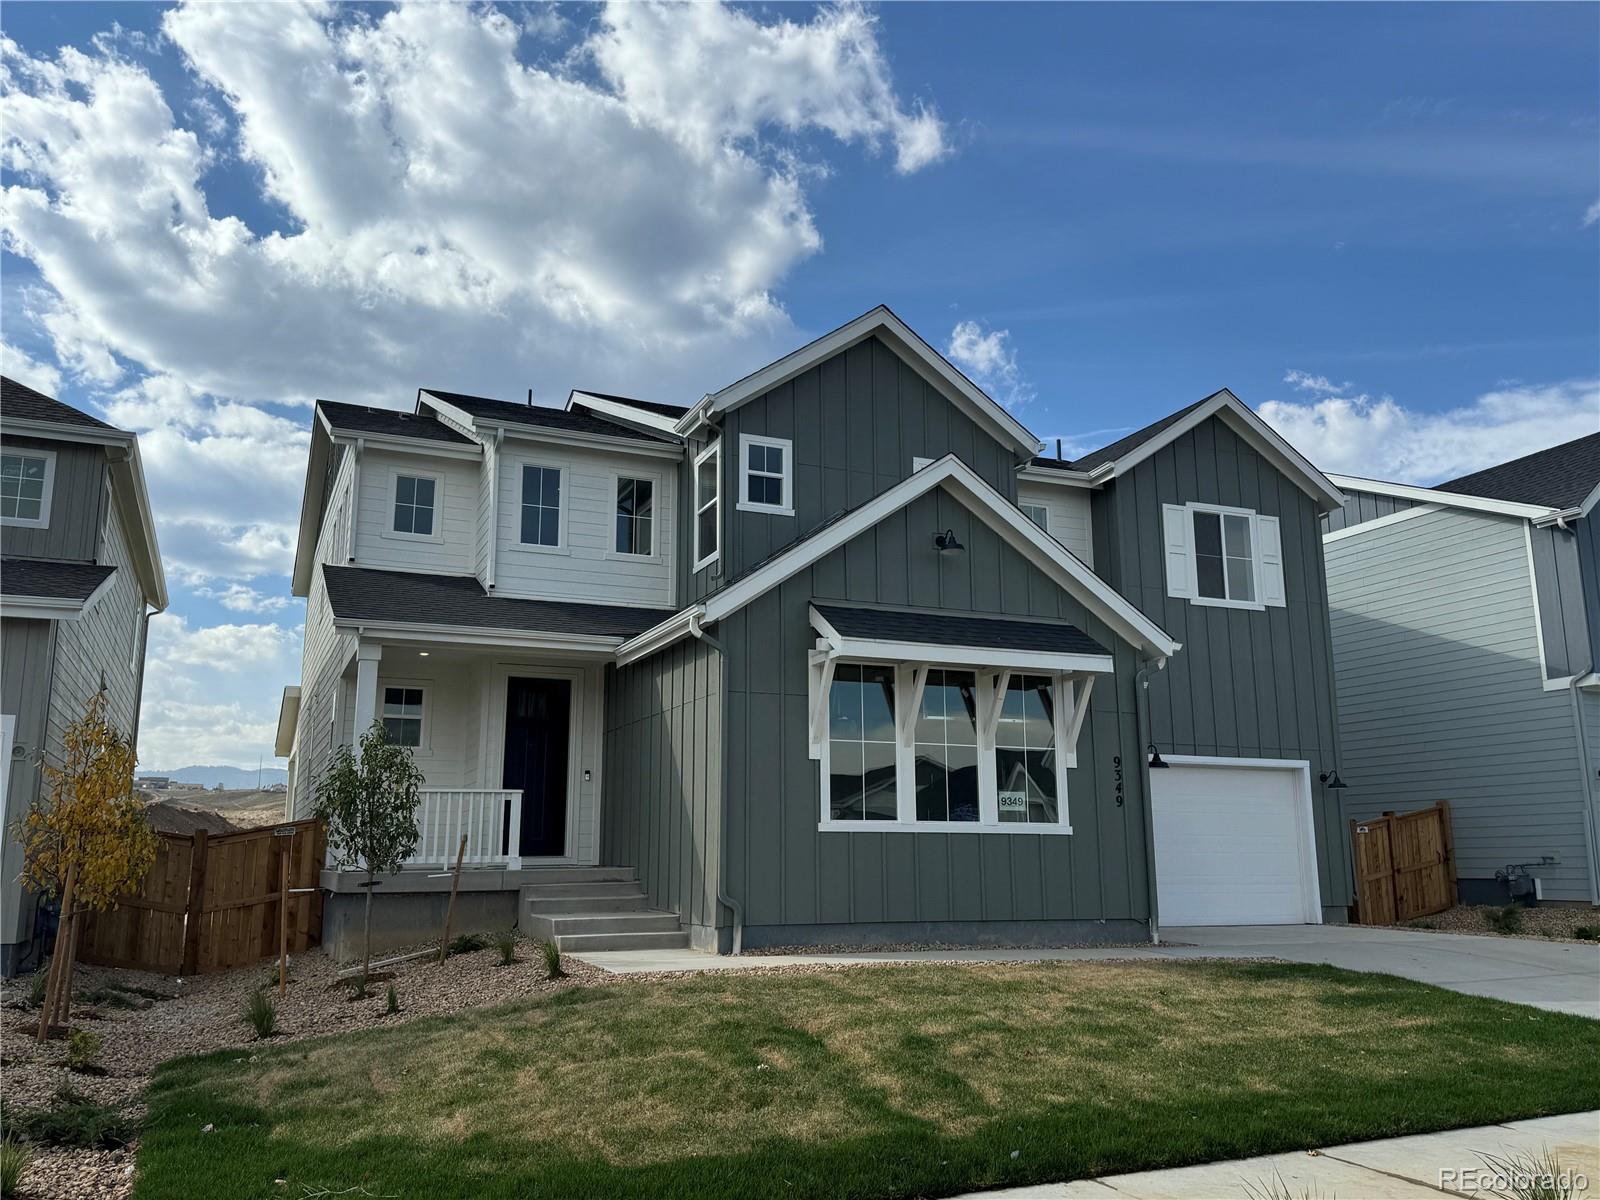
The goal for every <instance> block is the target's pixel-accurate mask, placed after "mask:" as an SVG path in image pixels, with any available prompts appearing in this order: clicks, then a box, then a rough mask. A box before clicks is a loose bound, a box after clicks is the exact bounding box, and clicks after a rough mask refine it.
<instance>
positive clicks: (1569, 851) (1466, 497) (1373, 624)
mask: <svg viewBox="0 0 1600 1200" xmlns="http://www.w3.org/2000/svg"><path fill="white" fill-rule="evenodd" d="M1334 479H1335V482H1337V483H1338V485H1339V486H1340V487H1341V488H1342V489H1343V490H1344V491H1345V493H1346V494H1347V495H1348V497H1349V499H1348V501H1347V503H1346V504H1345V506H1344V508H1343V509H1342V510H1341V511H1339V512H1335V513H1332V514H1330V515H1329V517H1328V521H1327V526H1326V529H1327V532H1326V533H1325V534H1324V536H1323V544H1324V548H1325V553H1326V557H1327V563H1328V593H1329V598H1330V600H1331V602H1332V605H1333V648H1334V664H1335V667H1336V668H1337V675H1338V684H1339V715H1340V728H1341V731H1342V734H1343V749H1344V757H1343V758H1342V759H1341V760H1340V764H1339V767H1340V771H1341V773H1342V775H1343V777H1344V780H1345V782H1346V783H1348V784H1349V788H1348V790H1347V791H1345V793H1344V803H1345V808H1346V812H1347V814H1348V816H1350V817H1351V818H1352V819H1355V820H1360V819H1362V818H1366V817H1372V816H1376V815H1378V814H1380V813H1382V812H1384V811H1390V810H1392V811H1407V810H1410V809H1416V808H1421V807H1425V806H1427V805H1430V804H1432V803H1434V801H1436V800H1446V801H1448V802H1449V803H1450V809H1451V815H1452V819H1453V824H1454V832H1455V854H1456V871H1457V875H1458V877H1459V885H1460V892H1461V896H1462V899H1463V900H1467V901H1478V902H1495V901H1499V902H1502V903H1503V902H1504V901H1505V899H1506V898H1507V895H1508V892H1507V889H1506V887H1505V885H1504V884H1503V883H1502V882H1501V881H1500V879H1499V878H1497V876H1500V877H1503V876H1505V875H1506V874H1508V873H1509V874H1512V875H1517V874H1521V875H1525V876H1531V877H1533V878H1536V879H1537V880H1538V881H1539V888H1540V891H1541V893H1542V895H1543V897H1544V898H1545V899H1547V900H1563V901H1578V902H1584V901H1587V902H1589V903H1600V873H1597V872H1600V866H1597V864H1600V841H1597V837H1600V780H1597V774H1596V772H1597V770H1600V677H1597V676H1596V674H1595V666H1596V657H1597V654H1600V545H1597V542H1600V514H1596V513H1595V512H1594V506H1595V501H1596V499H1597V498H1600V433H1596V434H1591V435H1589V436H1588V437H1584V438H1579V439H1578V440H1577V441H1574V442H1568V443H1566V444H1565V445H1561V446H1555V447H1552V448H1551V449H1549V450H1543V451H1540V452H1539V453H1537V454H1530V455H1527V456H1526V457H1524V458H1519V459H1516V460H1515V461H1512V462H1508V463H1504V464H1502V465H1501V466H1498V467H1491V468H1490V469H1488V470H1486V471H1479V472H1477V473H1475V474H1472V475H1465V476H1462V477H1461V478H1460V479H1453V480H1450V481H1449V482H1447V483H1441V484H1439V485H1438V486H1437V487H1432V488H1422V487H1409V486H1406V485H1403V484H1393V483H1380V482H1378V481H1376V480H1370V479H1353V478H1346V477H1343V476H1335V477H1334Z"/></svg>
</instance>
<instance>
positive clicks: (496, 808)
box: [406, 788, 522, 870]
mask: <svg viewBox="0 0 1600 1200" xmlns="http://www.w3.org/2000/svg"><path fill="white" fill-rule="evenodd" d="M508 811H509V813H510V819H509V821H508V820H507V813H508ZM417 826H418V828H419V829H420V831H421V836H420V837H419V838H418V839H417V851H416V853H415V854H413V855H412V856H411V857H410V858H408V859H407V860H406V866H408V867H434V866H450V865H453V864H454V863H455V861H456V849H457V847H459V846H460V844H461V835H462V834H463V833H464V834H466V835H467V854H466V858H465V859H464V860H463V861H465V862H466V863H467V864H468V865H469V866H477V867H482V866H491V865H493V866H499V865H504V866H506V867H507V868H509V869H511V870H517V869H518V868H520V867H521V866H522V859H521V857H520V856H519V855H518V853H517V849H518V847H520V846H521V844H522V793H521V792H513V791H505V790H502V789H494V790H476V789H471V788H443V789H440V788H425V789H423V791H422V803H421V804H420V805H419V806H418V808H417Z"/></svg>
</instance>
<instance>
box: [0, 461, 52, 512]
mask: <svg viewBox="0 0 1600 1200" xmlns="http://www.w3.org/2000/svg"><path fill="white" fill-rule="evenodd" d="M0 453H5V454H10V455H12V456H14V457H16V458H41V459H43V460H44V487H43V488H42V489H41V491H40V493H39V515H38V516H37V517H0V525H9V526H11V527H13V528H15V529H48V528H50V499H51V497H52V496H53V495H54V494H55V488H56V452H55V451H54V450H41V449H39V448H38V447H35V446H17V445H9V446H4V447H0Z"/></svg>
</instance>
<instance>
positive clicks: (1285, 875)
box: [1150, 764, 1307, 925]
mask: <svg viewBox="0 0 1600 1200" xmlns="http://www.w3.org/2000/svg"><path fill="white" fill-rule="evenodd" d="M1150 778H1151V783H1152V797H1151V800H1152V807H1153V810H1154V814H1155V844H1156V888H1157V898H1158V902H1159V904H1160V910H1161V921H1162V923H1163V924H1166V925H1266V924H1298V923H1301V922H1303V921H1305V920H1306V919H1307V914H1306V880H1305V872H1306V870H1307V866H1306V863H1305V861H1304V855H1303V852H1302V851H1303V844H1304V837H1305V834H1304V832H1303V830H1302V828H1301V822H1300V812H1299V806H1300V791H1299V779H1298V773H1297V772H1296V771H1294V770H1291V769H1285V768H1259V767H1209V766H1193V765H1187V766H1185V765H1178V764H1174V765H1173V766H1172V767H1171V768H1170V769H1168V770H1165V771H1153V772H1151V776H1150Z"/></svg>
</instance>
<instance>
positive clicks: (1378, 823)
mask: <svg viewBox="0 0 1600 1200" xmlns="http://www.w3.org/2000/svg"><path fill="white" fill-rule="evenodd" d="M1350 846H1351V850H1352V853H1353V854H1354V855H1355V875H1356V920H1357V921H1359V922H1360V923H1361V924H1362V925H1397V924H1399V923H1400V922H1401V921H1410V920H1413V919H1415V918H1417V917H1425V916H1427V915H1428V914H1429V913H1436V912H1443V911H1444V910H1445V909H1447V908H1452V907H1454V905H1455V903H1456V861H1455V846H1454V843H1453V842H1452V841H1451V834H1450V805H1449V804H1448V803H1447V802H1445V801H1443V800H1440V801H1439V802H1438V803H1436V804H1435V805H1434V806H1433V807H1432V808H1422V809H1418V810H1417V811H1415V812H1408V813H1393V812H1386V813H1384V814H1383V816H1381V817H1377V818H1375V819H1373V820H1370V821H1351V822H1350Z"/></svg>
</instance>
